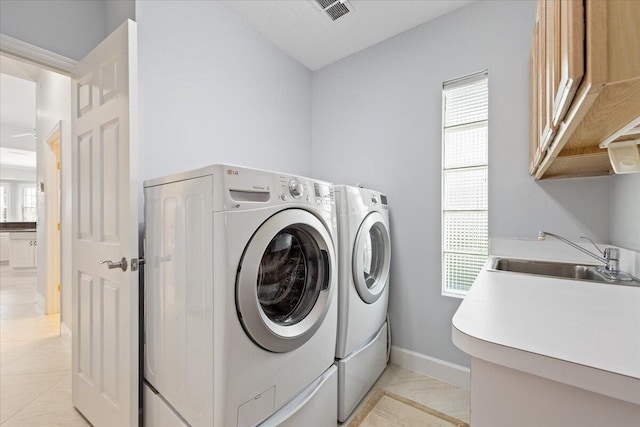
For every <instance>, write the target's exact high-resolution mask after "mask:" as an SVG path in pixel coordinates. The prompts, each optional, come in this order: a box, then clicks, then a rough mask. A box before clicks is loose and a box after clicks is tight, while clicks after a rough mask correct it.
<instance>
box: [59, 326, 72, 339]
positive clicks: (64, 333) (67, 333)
mask: <svg viewBox="0 0 640 427" xmlns="http://www.w3.org/2000/svg"><path fill="white" fill-rule="evenodd" d="M60 336H61V337H62V339H63V340H64V342H66V343H67V344H71V329H69V327H68V326H67V324H66V323H64V322H60Z"/></svg>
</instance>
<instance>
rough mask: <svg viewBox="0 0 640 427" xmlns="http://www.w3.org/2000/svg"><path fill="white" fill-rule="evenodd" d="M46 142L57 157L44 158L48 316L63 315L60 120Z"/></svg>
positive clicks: (45, 139) (46, 299) (46, 138)
mask: <svg viewBox="0 0 640 427" xmlns="http://www.w3.org/2000/svg"><path fill="white" fill-rule="evenodd" d="M44 142H45V144H46V148H45V150H47V149H48V150H50V151H51V152H52V154H53V155H54V156H55V157H54V158H55V160H54V158H52V157H51V156H49V155H47V156H45V159H44V162H45V165H44V170H45V178H44V179H45V181H44V184H45V189H46V191H48V192H49V193H48V194H49V196H48V197H47V193H45V221H46V223H47V247H46V251H47V256H46V262H47V277H46V279H47V286H46V289H47V295H46V298H45V305H46V307H47V313H59V312H61V311H62V307H61V298H60V295H61V289H59V288H58V286H62V280H61V279H62V278H61V274H62V264H61V259H62V257H61V254H62V236H61V231H60V228H59V227H58V226H59V225H60V224H61V222H62V215H61V212H60V208H61V205H62V204H61V200H60V196H61V194H60V190H61V187H60V184H61V180H60V170H61V151H60V150H62V121H61V120H59V121H58V123H56V124H55V126H54V127H53V128H52V129H51V130H50V131H49V133H47V135H46V136H45V138H44ZM52 172H53V173H52ZM52 190H53V191H55V193H56V194H55V195H53V196H51V195H50V194H51V193H50V192H51V191H52ZM43 261H45V260H43ZM61 320H62V319H61Z"/></svg>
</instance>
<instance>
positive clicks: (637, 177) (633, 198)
mask: <svg viewBox="0 0 640 427" xmlns="http://www.w3.org/2000/svg"><path fill="white" fill-rule="evenodd" d="M610 221H611V222H610V229H609V232H610V233H611V244H613V245H616V246H621V247H623V248H627V249H633V250H635V251H639V252H640V173H636V174H629V175H615V176H612V177H611V217H610Z"/></svg>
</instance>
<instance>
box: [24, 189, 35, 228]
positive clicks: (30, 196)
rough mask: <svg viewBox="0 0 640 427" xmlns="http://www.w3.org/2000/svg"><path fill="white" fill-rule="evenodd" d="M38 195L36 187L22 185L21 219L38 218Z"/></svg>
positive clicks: (29, 220)
mask: <svg viewBox="0 0 640 427" xmlns="http://www.w3.org/2000/svg"><path fill="white" fill-rule="evenodd" d="M37 203H38V197H37V194H36V187H24V188H23V189H22V220H23V221H26V222H32V221H35V220H36V219H37V218H38V210H37V206H38V204H37Z"/></svg>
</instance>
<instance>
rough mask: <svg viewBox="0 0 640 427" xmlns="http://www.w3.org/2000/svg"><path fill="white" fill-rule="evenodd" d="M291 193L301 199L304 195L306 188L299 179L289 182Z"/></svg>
mask: <svg viewBox="0 0 640 427" xmlns="http://www.w3.org/2000/svg"><path fill="white" fill-rule="evenodd" d="M289 192H290V193H291V195H292V196H293V197H295V198H296V199H299V198H300V196H302V193H304V186H303V185H302V183H301V182H300V181H298V180H297V179H292V180H291V181H289Z"/></svg>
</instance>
